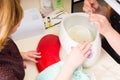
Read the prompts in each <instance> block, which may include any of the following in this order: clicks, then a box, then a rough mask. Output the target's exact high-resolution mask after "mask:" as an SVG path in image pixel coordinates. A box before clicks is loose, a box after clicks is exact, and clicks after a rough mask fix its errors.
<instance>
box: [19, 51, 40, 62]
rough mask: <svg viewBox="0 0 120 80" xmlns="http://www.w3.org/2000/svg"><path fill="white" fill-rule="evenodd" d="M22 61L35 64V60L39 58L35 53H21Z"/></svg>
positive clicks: (38, 54)
mask: <svg viewBox="0 0 120 80" xmlns="http://www.w3.org/2000/svg"><path fill="white" fill-rule="evenodd" d="M21 56H22V58H23V60H26V61H32V62H35V63H37V61H36V58H41V56H40V53H38V52H36V51H28V52H21Z"/></svg>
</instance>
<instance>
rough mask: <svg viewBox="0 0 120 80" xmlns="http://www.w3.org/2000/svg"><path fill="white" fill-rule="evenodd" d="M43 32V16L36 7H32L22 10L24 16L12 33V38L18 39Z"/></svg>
mask: <svg viewBox="0 0 120 80" xmlns="http://www.w3.org/2000/svg"><path fill="white" fill-rule="evenodd" d="M43 32H45V26H44V21H43V18H42V16H41V14H40V12H39V10H38V9H36V8H32V9H28V10H25V11H24V17H23V19H22V21H21V24H20V26H19V28H18V29H17V31H16V32H15V33H13V34H12V38H13V39H14V40H20V39H24V38H28V37H32V36H36V35H40V34H42V33H43Z"/></svg>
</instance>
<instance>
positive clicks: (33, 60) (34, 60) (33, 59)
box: [28, 57, 37, 63]
mask: <svg viewBox="0 0 120 80" xmlns="http://www.w3.org/2000/svg"><path fill="white" fill-rule="evenodd" d="M28 60H29V61H32V62H34V63H37V60H36V59H35V58H30V57H28Z"/></svg>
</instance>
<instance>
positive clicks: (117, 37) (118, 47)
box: [104, 28, 120, 56]
mask: <svg viewBox="0 0 120 80" xmlns="http://www.w3.org/2000/svg"><path fill="white" fill-rule="evenodd" d="M104 36H105V38H106V39H107V41H108V43H109V44H110V45H111V47H112V48H113V49H114V50H115V51H116V53H118V55H119V56H120V34H119V33H117V32H116V31H115V30H114V29H113V28H111V29H109V31H108V32H107V33H106V34H105V35H104Z"/></svg>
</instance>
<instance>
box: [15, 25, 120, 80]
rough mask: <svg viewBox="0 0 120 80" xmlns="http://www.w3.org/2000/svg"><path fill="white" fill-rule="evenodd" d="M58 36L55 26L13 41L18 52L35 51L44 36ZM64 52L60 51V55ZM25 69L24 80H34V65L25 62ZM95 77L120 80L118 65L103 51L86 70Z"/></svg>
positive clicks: (35, 74)
mask: <svg viewBox="0 0 120 80" xmlns="http://www.w3.org/2000/svg"><path fill="white" fill-rule="evenodd" d="M50 33H51V34H56V35H57V34H58V33H59V27H57V26H55V27H52V28H49V29H47V30H46V32H45V34H42V35H39V36H34V37H30V38H26V39H22V40H18V41H15V43H16V44H17V46H18V48H19V49H20V51H28V50H36V47H37V44H38V42H39V40H40V38H41V37H42V36H44V35H46V34H50ZM63 52H64V51H63V50H62V49H61V50H60V54H61V53H63ZM25 63H26V64H27V68H26V69H25V78H24V80H35V78H36V76H37V75H38V71H37V68H36V65H35V63H32V62H25ZM87 70H88V71H89V72H91V73H93V74H94V75H95V76H96V80H120V65H119V64H117V63H116V62H115V61H114V60H113V59H112V58H111V57H110V56H109V55H108V54H107V53H106V52H105V51H104V50H103V49H102V52H101V57H100V58H99V60H98V61H97V63H96V64H95V65H94V66H92V67H91V68H88V69H87Z"/></svg>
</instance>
